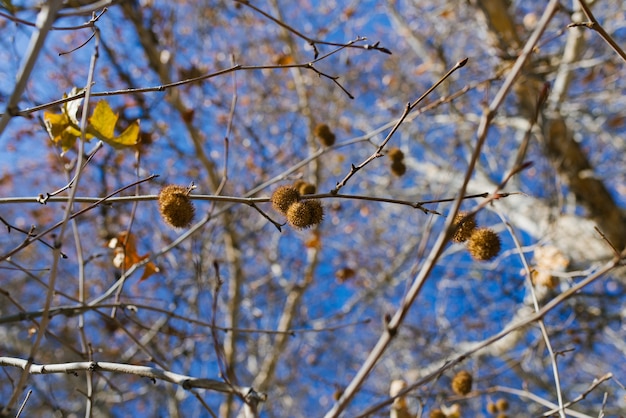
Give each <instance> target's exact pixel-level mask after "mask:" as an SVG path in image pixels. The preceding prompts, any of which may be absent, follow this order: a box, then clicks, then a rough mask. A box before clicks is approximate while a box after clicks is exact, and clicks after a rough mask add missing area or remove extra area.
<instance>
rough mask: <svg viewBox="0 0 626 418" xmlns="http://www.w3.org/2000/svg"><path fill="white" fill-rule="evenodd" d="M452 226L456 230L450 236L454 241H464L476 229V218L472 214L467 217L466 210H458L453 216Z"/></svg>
mask: <svg viewBox="0 0 626 418" xmlns="http://www.w3.org/2000/svg"><path fill="white" fill-rule="evenodd" d="M454 226H455V227H457V230H456V231H455V232H454V236H452V240H453V241H454V242H465V241H467V240H468V239H469V237H470V236H471V235H472V232H474V230H475V229H476V219H474V216H473V215H472V216H470V217H467V212H459V213H457V214H456V216H455V217H454Z"/></svg>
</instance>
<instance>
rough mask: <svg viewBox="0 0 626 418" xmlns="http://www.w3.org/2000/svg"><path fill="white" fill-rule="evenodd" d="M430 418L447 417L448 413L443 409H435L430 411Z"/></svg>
mask: <svg viewBox="0 0 626 418" xmlns="http://www.w3.org/2000/svg"><path fill="white" fill-rule="evenodd" d="M429 417H430V418H446V414H444V413H443V412H442V411H441V409H433V410H432V411H430V415H429Z"/></svg>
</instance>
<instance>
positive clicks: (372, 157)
mask: <svg viewBox="0 0 626 418" xmlns="http://www.w3.org/2000/svg"><path fill="white" fill-rule="evenodd" d="M467 61H468V58H464V59H462V60H461V61H459V62H457V63H456V64H455V65H454V67H452V68H451V69H450V70H449V71H448V72H447V73H446V74H445V75H444V76H443V77H441V78H440V79H439V80H438V81H437V82H436V83H435V84H433V85H432V86H431V87H430V88H429V89H428V90H426V92H425V93H424V94H422V96H421V97H420V98H419V99H417V100H415V101H414V102H413V103H407V105H406V107H405V109H404V112H403V113H402V116H400V118H399V119H398V121H397V122H396V124H395V125H394V126H393V128H391V131H390V132H389V133H388V134H387V137H386V138H385V139H384V140H383V142H382V143H381V144H380V145H379V146H378V148H377V149H376V151H374V153H373V154H372V155H370V156H369V157H368V158H367V159H365V161H363V162H362V163H361V164H359V165H357V166H355V165H354V164H352V168H351V169H350V172H349V173H348V174H347V175H346V176H345V177H344V179H343V180H341V181H340V182H338V183H337V185H336V186H335V188H334V189H333V190H331V193H334V194H336V193H337V192H339V190H340V189H341V188H342V187H344V186H345V185H346V183H347V182H348V180H350V178H352V176H354V175H355V174H356V173H357V172H358V171H359V170H361V169H362V168H363V167H365V166H366V165H367V164H369V163H370V162H372V161H373V160H375V159H376V158H378V157H381V156H382V150H383V148H384V147H385V145H387V142H389V140H390V139H391V137H392V136H393V134H395V133H396V131H397V130H398V128H399V127H400V125H402V123H403V122H404V120H405V119H406V117H407V116H408V115H409V113H411V111H412V110H413V109H415V107H416V106H417V105H418V104H419V103H421V101H422V100H424V99H425V98H426V97H427V96H428V95H429V94H430V93H432V91H433V90H435V89H436V88H437V87H438V86H439V85H440V84H441V83H443V82H444V81H445V80H446V79H447V78H448V77H450V76H451V75H452V74H453V73H454V72H455V71H456V70H458V69H459V68H461V67H463V66H464V65H465V64H467Z"/></svg>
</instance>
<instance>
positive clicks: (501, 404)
mask: <svg viewBox="0 0 626 418" xmlns="http://www.w3.org/2000/svg"><path fill="white" fill-rule="evenodd" d="M496 407H497V408H498V411H500V412H504V411H506V410H507V409H509V401H507V400H506V399H504V398H500V399H498V400H497V401H496Z"/></svg>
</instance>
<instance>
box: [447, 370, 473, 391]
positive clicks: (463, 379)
mask: <svg viewBox="0 0 626 418" xmlns="http://www.w3.org/2000/svg"><path fill="white" fill-rule="evenodd" d="M452 391H453V392H454V393H456V394H457V395H467V394H468V393H470V392H471V391H472V375H471V374H470V373H469V372H468V371H467V370H461V371H460V372H458V373H457V374H456V375H455V376H454V377H453V378H452Z"/></svg>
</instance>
